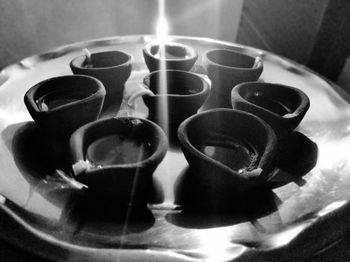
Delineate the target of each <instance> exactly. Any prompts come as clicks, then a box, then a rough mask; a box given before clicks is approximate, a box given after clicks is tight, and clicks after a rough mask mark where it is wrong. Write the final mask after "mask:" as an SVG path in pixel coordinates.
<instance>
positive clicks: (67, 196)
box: [2, 122, 154, 241]
mask: <svg viewBox="0 0 350 262" xmlns="http://www.w3.org/2000/svg"><path fill="white" fill-rule="evenodd" d="M2 137H3V140H4V141H5V143H6V146H7V148H8V149H9V151H10V152H12V155H13V158H14V161H15V164H16V166H17V168H18V169H19V171H20V173H21V175H22V176H23V178H24V179H25V180H26V181H27V182H28V184H29V185H30V187H31V190H30V191H31V192H32V193H34V192H35V193H39V194H41V195H42V196H43V197H44V198H45V199H46V200H48V201H49V202H51V203H52V204H54V205H55V206H57V207H59V208H61V209H62V212H61V217H60V218H59V220H60V222H61V223H60V224H61V225H66V228H65V229H63V230H69V231H73V233H74V234H78V233H79V234H82V235H84V234H85V233H86V232H89V234H90V235H94V234H97V235H99V234H100V235H104V237H103V239H108V236H111V235H114V236H118V235H122V234H125V233H128V232H140V231H144V230H147V229H148V228H150V227H152V225H153V224H154V217H153V215H152V213H151V211H150V210H148V209H147V207H146V206H144V207H136V206H126V205H121V204H120V205H119V204H118V203H116V202H115V201H111V200H108V199H103V198H101V197H98V196H95V195H92V194H89V193H87V190H86V188H84V187H82V185H81V186H80V187H77V186H76V185H74V183H73V184H72V181H74V180H72V177H71V176H70V172H69V168H70V166H69V152H68V142H67V141H57V140H53V139H52V138H49V137H47V136H46V135H45V133H43V132H42V131H41V129H40V128H39V127H38V126H37V125H36V124H35V123H34V122H23V123H18V124H15V125H11V126H8V127H7V128H6V129H5V130H4V131H3V132H2ZM28 198H29V199H30V198H31V196H28ZM29 199H28V201H29ZM89 234H87V235H89ZM85 235H86V234H85ZM94 237H95V238H96V235H95V236H94ZM85 238H86V237H85ZM97 238H98V237H97ZM84 241H85V240H84Z"/></svg>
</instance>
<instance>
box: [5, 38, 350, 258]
mask: <svg viewBox="0 0 350 262" xmlns="http://www.w3.org/2000/svg"><path fill="white" fill-rule="evenodd" d="M172 38H173V40H174V41H176V42H180V43H183V44H188V45H191V46H192V47H194V48H195V49H196V51H197V52H198V54H199V59H198V61H197V62H196V65H195V67H194V71H195V72H197V73H204V71H203V68H202V64H201V62H202V61H201V56H202V55H203V53H204V52H205V51H207V50H210V49H214V48H227V49H233V50H239V51H242V52H245V53H249V54H259V55H260V56H261V57H262V59H263V62H264V71H263V74H262V75H261V77H260V79H259V81H264V82H273V83H282V84H286V85H291V86H294V87H297V88H299V89H301V90H303V91H304V92H305V93H306V94H307V95H308V96H309V98H310V103H311V107H310V109H309V111H308V113H307V115H306V116H305V118H304V120H303V121H302V123H301V125H300V126H299V127H298V128H297V130H296V131H297V132H295V133H293V137H292V138H290V139H291V141H293V143H294V142H295V145H293V146H292V147H287V149H286V151H288V152H286V155H287V156H288V159H287V161H285V162H286V163H283V165H282V167H283V168H285V169H286V170H283V171H284V175H285V174H286V173H290V174H293V175H295V174H297V176H298V178H299V179H298V180H296V181H295V182H290V183H287V184H285V185H283V186H279V187H276V188H273V189H271V190H265V191H263V192H256V195H254V196H251V197H250V199H247V200H246V202H245V203H244V205H246V208H243V209H240V210H236V211H235V210H234V208H233V209H232V210H233V211H232V210H231V211H230V212H224V213H223V212H217V211H216V210H209V211H208V210H206V211H205V212H198V211H196V212H194V211H193V210H191V209H188V208H184V207H185V206H186V204H187V203H192V204H193V202H194V204H196V202H195V201H198V203H197V204H198V206H201V205H203V203H205V202H203V201H204V200H203V201H202V200H201V199H198V198H196V197H195V196H194V195H191V193H192V192H193V191H192V189H190V190H188V188H186V186H187V185H186V183H184V182H183V181H186V176H188V175H189V174H188V164H187V162H186V160H185V158H184V156H183V154H182V152H181V150H180V149H179V148H178V147H177V146H173V147H171V148H170V149H169V150H168V152H167V155H166V157H165V159H164V160H163V161H162V163H161V164H160V165H159V167H158V168H157V169H156V171H155V173H154V176H153V177H154V182H155V184H157V185H158V187H159V189H158V191H156V193H157V196H158V197H157V198H155V199H156V200H155V201H154V203H150V204H149V206H148V208H146V209H135V208H131V209H128V210H122V209H118V210H115V208H114V207H113V203H106V202H103V203H101V202H99V201H98V200H96V199H91V198H90V197H89V196H87V195H86V194H85V190H83V189H82V187H81V185H80V184H79V183H76V182H75V181H74V180H73V179H71V176H70V175H69V174H68V173H67V172H66V171H64V170H65V169H64V168H62V161H63V160H62V159H64V157H65V156H57V154H53V153H52V152H51V151H50V150H49V149H48V148H49V147H48V146H47V143H48V142H47V141H43V139H42V136H41V133H40V129H39V128H37V126H36V125H35V124H34V122H33V121H32V119H31V117H30V115H29V113H28V112H27V110H26V108H25V105H24V103H23V96H24V93H25V92H26V91H27V90H28V89H29V88H30V87H31V86H33V85H34V84H36V83H38V82H39V81H41V80H44V79H47V78H49V77H53V76H59V75H66V74H72V72H71V71H70V68H69V61H70V60H71V59H72V58H74V57H75V56H77V55H80V54H81V53H82V49H83V48H85V47H86V48H89V49H90V50H91V51H92V52H96V51H101V50H113V49H118V50H122V51H125V52H128V53H130V54H131V55H132V56H133V59H134V63H133V71H132V74H131V76H130V78H129V80H128V81H127V83H126V93H129V94H130V93H132V92H133V91H134V90H135V87H136V86H137V85H138V84H139V83H140V82H141V81H142V79H143V77H144V76H145V75H146V74H147V73H148V71H147V68H146V66H145V64H144V61H143V57H142V48H143V46H144V45H145V44H146V43H147V42H149V41H151V40H154V36H150V35H135V36H124V37H114V38H107V39H97V40H91V41H85V42H81V43H75V44H72V45H69V46H64V47H60V48H57V49H55V50H53V51H51V52H48V53H45V54H41V55H37V56H32V57H29V58H26V59H23V60H22V61H20V62H19V63H17V64H13V65H10V66H8V67H6V68H4V69H3V70H2V71H1V72H0V131H1V138H0V217H1V220H0V231H1V234H0V235H1V238H2V239H3V240H5V241H7V242H9V243H11V245H14V246H17V247H19V248H20V249H22V250H25V251H29V252H33V253H34V254H36V255H39V256H41V257H46V258H51V259H54V260H60V261H74V260H77V259H86V260H91V261H115V260H116V259H121V260H122V261H124V260H126V261H135V260H139V259H142V260H143V261H157V260H158V261H202V260H208V261H227V260H233V261H235V260H237V261H254V260H256V259H259V261H298V260H305V259H306V258H310V257H312V256H314V255H315V254H317V253H318V252H322V251H323V250H325V249H327V248H328V247H330V246H332V245H334V244H335V243H337V242H339V241H342V240H343V239H344V238H345V236H346V231H347V229H348V227H349V225H350V223H349V218H350V212H349V211H350V204H349V201H348V200H349V198H350V191H349V190H348V188H349V186H350V172H349V171H350V165H349V163H348V159H350V117H349V115H350V106H349V104H348V102H347V101H348V98H347V96H346V95H345V94H344V93H342V92H341V90H340V89H339V88H338V87H337V86H335V85H334V84H332V83H330V82H328V81H326V80H325V79H323V78H322V77H320V76H318V75H317V74H315V73H313V72H312V71H310V70H309V69H307V68H305V67H303V66H301V65H298V64H296V63H294V62H292V61H289V60H288V59H285V58H282V57H279V56H276V55H274V54H271V53H268V52H265V51H262V50H258V49H254V48H250V47H246V46H240V45H237V44H233V43H228V42H222V41H216V40H212V39H206V38H192V37H180V36H173V37H172ZM128 114H136V115H138V116H143V117H146V116H147V109H146V108H145V106H144V105H143V103H142V101H138V104H137V107H136V111H130V112H128ZM107 117H109V116H107ZM289 144H291V143H289ZM315 145H317V146H315ZM315 149H316V152H315ZM57 157H58V158H60V159H56V158H57ZM283 168H282V169H283ZM287 171H288V172H287ZM290 174H289V175H290ZM287 175H288V174H287ZM186 190H187V191H186ZM227 204H228V205H230V206H233V207H234V205H235V202H234V199H230V200H228V203H227Z"/></svg>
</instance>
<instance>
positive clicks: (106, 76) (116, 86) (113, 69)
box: [70, 49, 132, 113]
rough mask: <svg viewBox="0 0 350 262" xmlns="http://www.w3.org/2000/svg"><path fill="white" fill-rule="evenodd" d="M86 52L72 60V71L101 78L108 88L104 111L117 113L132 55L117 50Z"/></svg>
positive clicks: (130, 67) (128, 73) (130, 66)
mask: <svg viewBox="0 0 350 262" xmlns="http://www.w3.org/2000/svg"><path fill="white" fill-rule="evenodd" d="M84 52H85V54H83V55H81V56H78V57H76V58H74V59H73V60H72V61H71V62H70V68H71V70H72V72H73V73H74V74H80V75H88V76H92V77H95V78H97V79H99V80H100V81H101V82H102V83H103V85H104V87H105V89H106V99H105V102H104V107H103V112H105V111H106V110H110V111H113V113H115V112H116V111H117V110H118V109H119V107H120V104H121V101H122V99H123V92H124V85H125V82H126V81H127V80H128V78H129V76H130V74H131V69H132V57H131V55H129V54H127V53H125V52H122V51H116V50H115V51H104V52H97V53H92V54H90V52H89V51H88V50H87V49H84Z"/></svg>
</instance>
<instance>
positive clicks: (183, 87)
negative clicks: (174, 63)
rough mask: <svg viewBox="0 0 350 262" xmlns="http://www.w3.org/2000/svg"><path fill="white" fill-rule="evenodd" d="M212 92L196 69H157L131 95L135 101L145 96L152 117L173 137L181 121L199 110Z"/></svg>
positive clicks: (144, 99) (132, 101)
mask: <svg viewBox="0 0 350 262" xmlns="http://www.w3.org/2000/svg"><path fill="white" fill-rule="evenodd" d="M209 92H210V85H209V83H208V82H207V81H205V79H204V78H203V77H201V76H199V75H197V74H195V73H192V72H186V71H178V70H164V71H154V72H152V73H150V74H149V75H147V76H146V77H145V78H144V81H143V85H142V86H140V89H139V91H137V92H135V93H134V94H132V95H131V96H130V98H129V99H128V103H129V104H130V105H132V104H133V103H134V101H135V99H136V98H137V97H139V96H142V98H143V101H144V103H145V105H146V106H147V108H148V111H149V112H148V118H149V119H150V120H151V121H154V122H156V123H157V124H159V125H160V126H161V127H162V128H163V130H164V131H165V132H166V133H167V134H168V135H169V136H170V137H171V136H172V135H174V134H175V137H176V132H177V128H178V127H179V125H180V123H181V122H182V121H183V120H185V119H186V118H188V117H189V116H191V115H193V114H196V113H197V111H198V109H199V108H200V107H201V105H202V104H203V103H204V102H205V100H206V99H207V97H208V95H209Z"/></svg>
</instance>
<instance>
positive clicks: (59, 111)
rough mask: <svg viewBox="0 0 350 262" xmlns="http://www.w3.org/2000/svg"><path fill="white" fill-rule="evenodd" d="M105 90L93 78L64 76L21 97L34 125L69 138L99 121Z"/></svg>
mask: <svg viewBox="0 0 350 262" xmlns="http://www.w3.org/2000/svg"><path fill="white" fill-rule="evenodd" d="M105 93H106V91H105V88H104V87H103V84H102V83H101V82H100V81H99V80H98V79H96V78H93V77H90V76H83V75H67V76H59V77H53V78H50V79H47V80H44V81H42V82H40V83H38V84H36V85H34V86H33V87H31V88H30V89H29V90H28V91H27V92H26V94H25V96H24V102H25V105H26V107H27V109H28V111H29V113H30V115H31V116H32V118H33V119H34V121H35V122H36V123H37V124H38V125H39V126H40V127H41V128H43V129H44V130H45V131H47V132H48V133H49V134H50V135H53V136H56V137H60V138H68V137H69V135H70V134H71V133H72V132H73V131H74V130H76V129H77V128H78V127H80V126H82V125H84V124H86V123H89V122H91V121H94V120H96V119H98V117H99V115H100V112H101V109H102V105H103V101H104V97H105Z"/></svg>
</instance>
